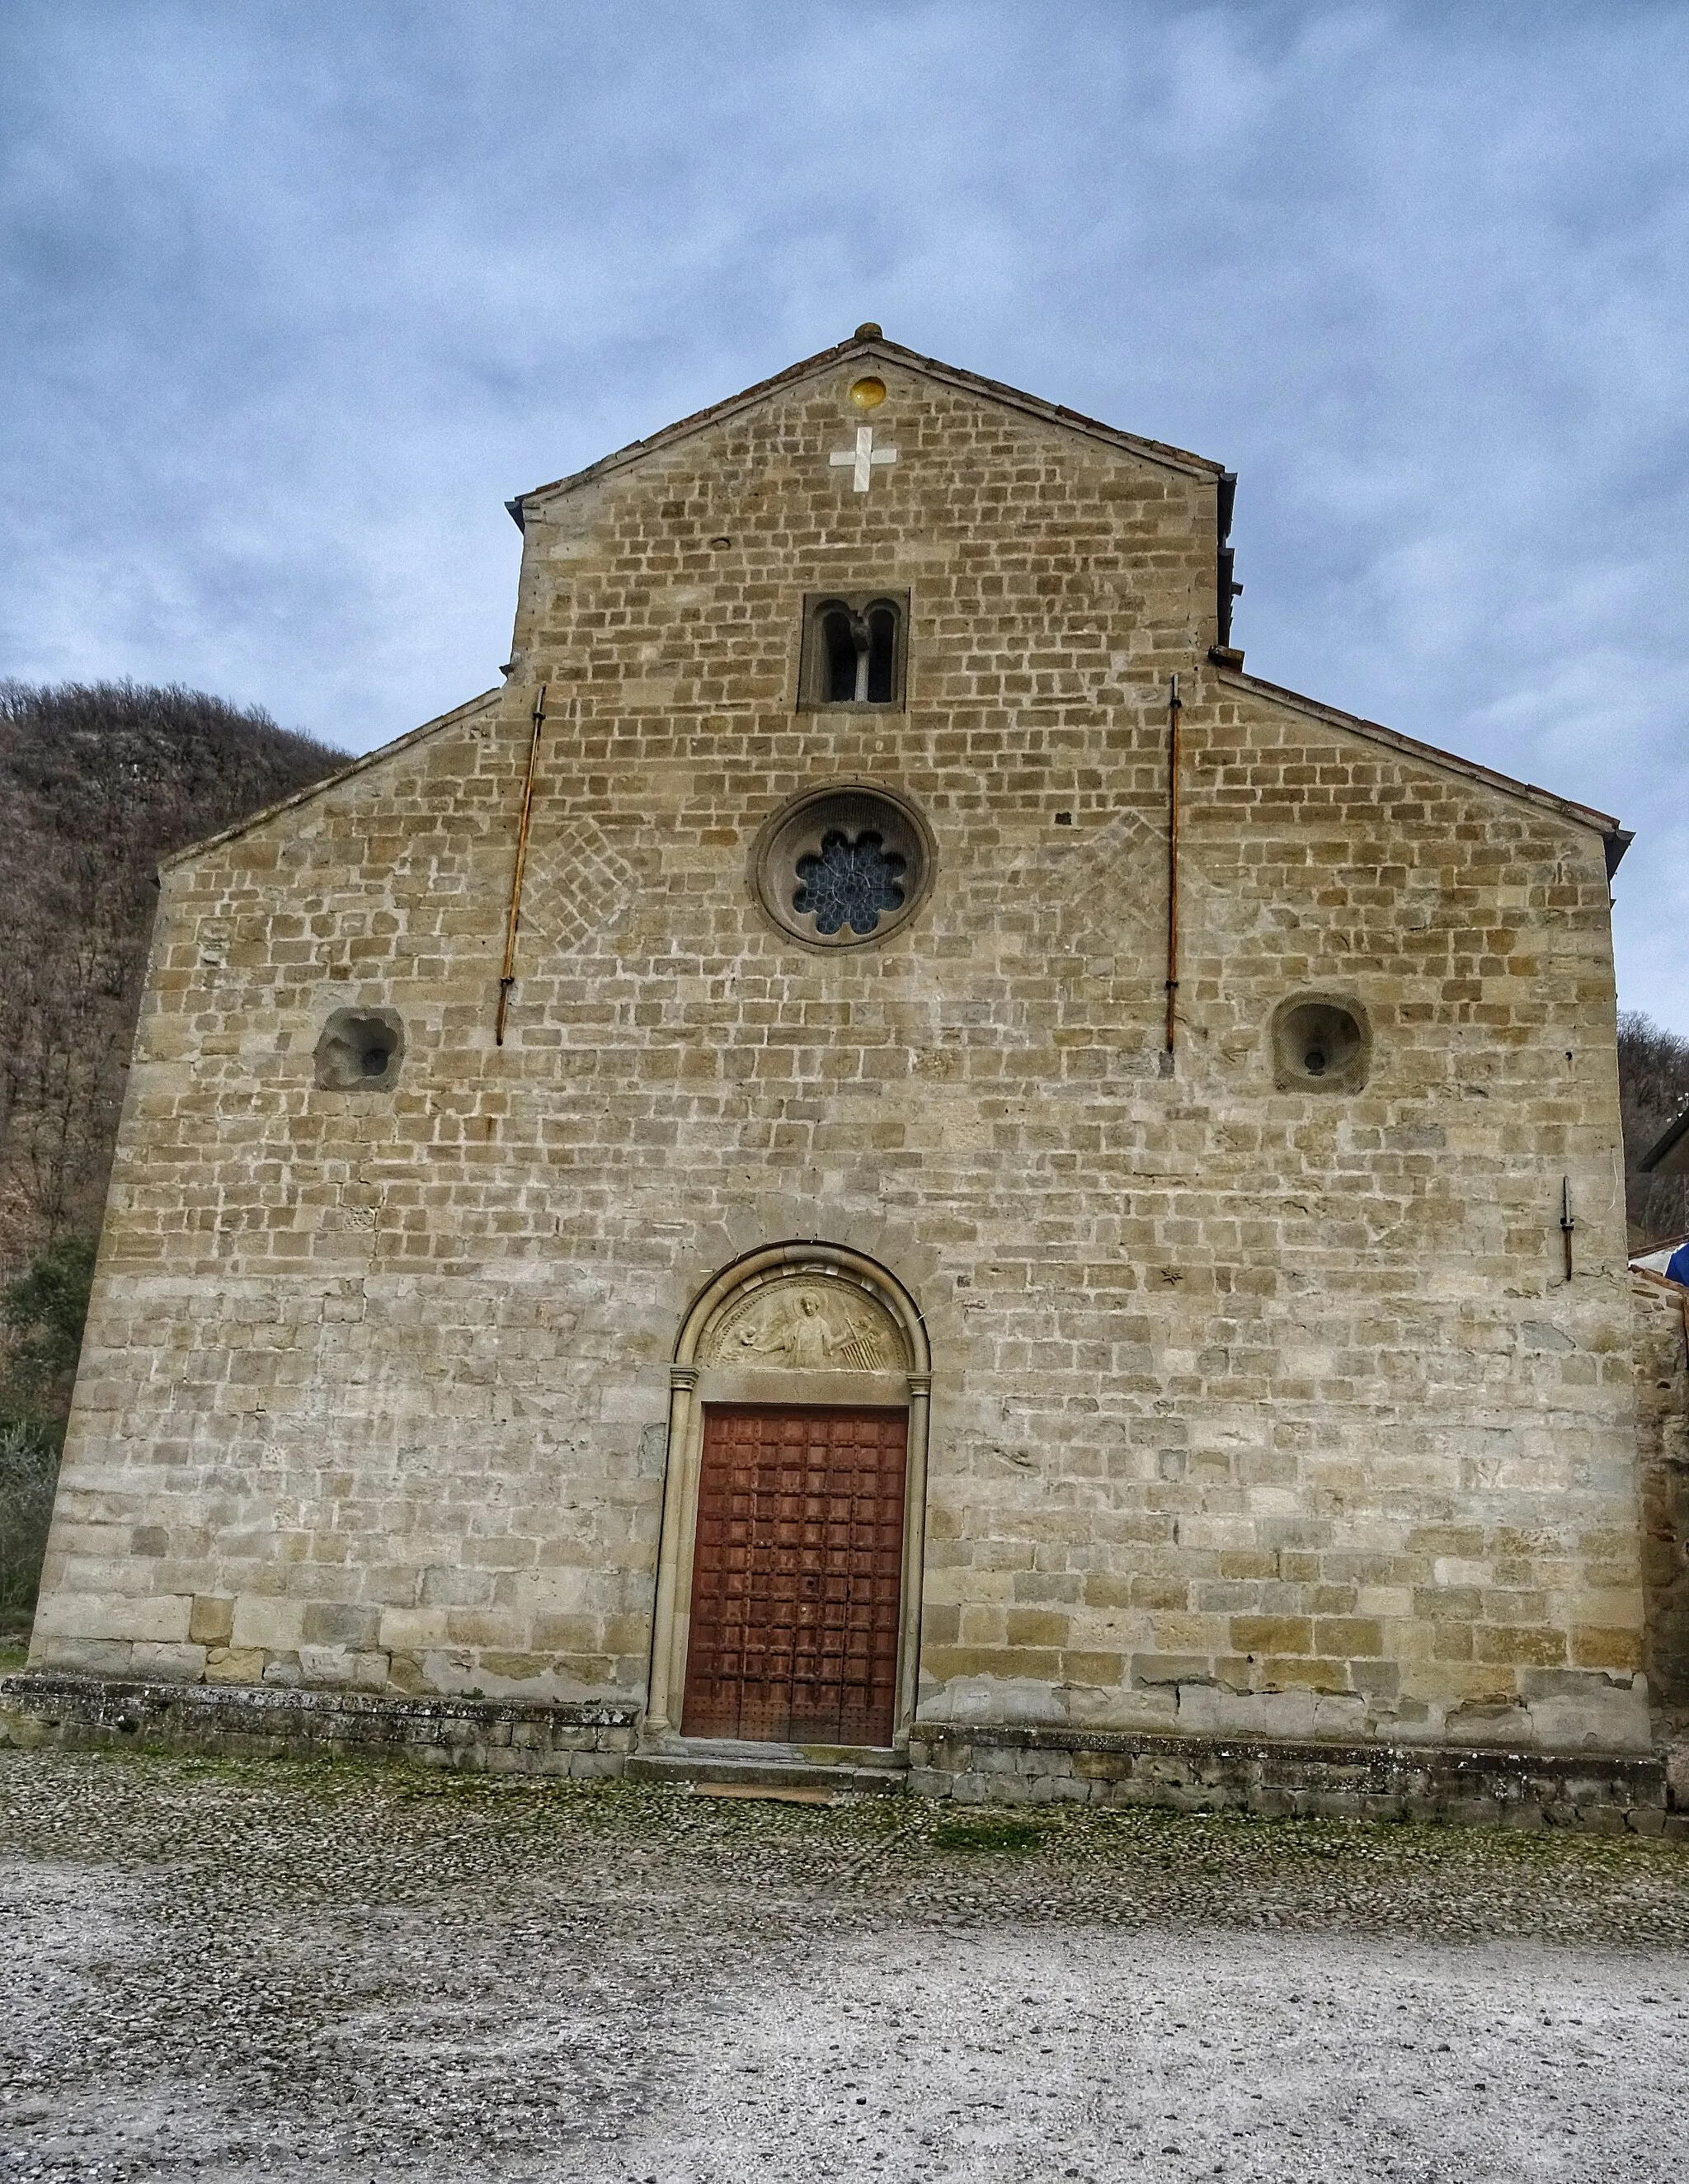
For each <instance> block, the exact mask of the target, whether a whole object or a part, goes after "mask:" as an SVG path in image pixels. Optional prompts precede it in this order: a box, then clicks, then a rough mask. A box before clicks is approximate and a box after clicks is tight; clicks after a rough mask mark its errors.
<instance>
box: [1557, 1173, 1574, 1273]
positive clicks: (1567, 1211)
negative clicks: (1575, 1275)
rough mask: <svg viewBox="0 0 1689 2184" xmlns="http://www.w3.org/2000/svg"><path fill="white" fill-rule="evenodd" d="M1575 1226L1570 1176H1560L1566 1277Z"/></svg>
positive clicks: (1569, 1268) (1561, 1230)
mask: <svg viewBox="0 0 1689 2184" xmlns="http://www.w3.org/2000/svg"><path fill="white" fill-rule="evenodd" d="M1576 1226H1577V1223H1576V1222H1575V1220H1574V1219H1573V1217H1572V1178H1570V1176H1569V1175H1568V1176H1563V1177H1562V1178H1560V1241H1561V1242H1562V1243H1563V1244H1564V1245H1565V1247H1566V1279H1567V1280H1568V1281H1570V1279H1572V1231H1573V1229H1575V1227H1576Z"/></svg>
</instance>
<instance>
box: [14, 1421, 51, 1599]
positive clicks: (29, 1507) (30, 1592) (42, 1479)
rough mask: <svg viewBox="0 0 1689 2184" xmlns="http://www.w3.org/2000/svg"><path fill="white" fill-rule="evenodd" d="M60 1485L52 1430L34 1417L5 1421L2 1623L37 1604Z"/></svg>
mask: <svg viewBox="0 0 1689 2184" xmlns="http://www.w3.org/2000/svg"><path fill="white" fill-rule="evenodd" d="M58 1484H59V1450H58V1446H57V1440H56V1436H55V1435H54V1434H53V1431H52V1430H51V1429H50V1428H48V1427H47V1426H43V1425H37V1424H35V1423H34V1422H33V1421H31V1420H29V1419H17V1418H14V1419H10V1420H0V1621H5V1620H8V1619H18V1618H21V1617H23V1616H25V1615H26V1614H27V1613H29V1611H30V1609H31V1607H34V1605H35V1597H36V1585H38V1584H39V1583H40V1581H41V1561H42V1556H43V1555H44V1554H45V1553H46V1552H47V1525H48V1524H49V1523H50V1521H51V1519H52V1517H53V1490H54V1488H55V1487H56V1486H57V1485H58Z"/></svg>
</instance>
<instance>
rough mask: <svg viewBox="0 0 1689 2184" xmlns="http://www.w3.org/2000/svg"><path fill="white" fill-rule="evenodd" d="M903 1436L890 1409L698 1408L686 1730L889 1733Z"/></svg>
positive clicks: (866, 1737) (881, 1741) (849, 1736)
mask: <svg viewBox="0 0 1689 2184" xmlns="http://www.w3.org/2000/svg"><path fill="white" fill-rule="evenodd" d="M908 1438H909V1421H908V1413H907V1412H904V1411H880V1410H873V1411H869V1410H861V1411H851V1410H833V1409H821V1408H811V1409H790V1410H788V1409H775V1408H772V1407H764V1406H752V1405H731V1406H730V1405H725V1404H723V1405H711V1406H709V1407H706V1408H705V1414H704V1454H703V1469H702V1474H701V1477H700V1481H699V1490H698V1539H697V1546H696V1549H695V1552H694V1562H693V1577H692V1619H691V1626H690V1630H689V1633H688V1646H687V1662H686V1703H685V1709H684V1712H683V1716H682V1728H683V1731H684V1733H685V1734H686V1735H687V1736H731V1737H744V1738H748V1739H750V1740H751V1741H756V1742H766V1743H784V1742H796V1743H829V1744H863V1745H881V1746H884V1745H888V1744H889V1743H890V1741H891V1736H892V1729H893V1723H894V1714H895V1704H896V1687H897V1641H898V1631H899V1612H900V1596H901V1580H902V1566H903V1499H904V1470H905V1463H906V1454H907V1447H908Z"/></svg>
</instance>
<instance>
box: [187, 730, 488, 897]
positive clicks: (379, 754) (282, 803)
mask: <svg viewBox="0 0 1689 2184" xmlns="http://www.w3.org/2000/svg"><path fill="white" fill-rule="evenodd" d="M500 695H501V693H500V692H499V691H498V690H483V691H482V693H481V695H480V696H479V697H478V698H469V699H465V701H464V703H463V704H462V705H454V706H453V707H452V709H451V710H450V712H449V713H437V714H436V715H435V716H434V717H433V719H432V721H423V723H422V725H421V727H420V728H410V729H408V730H407V731H406V732H405V733H404V735H402V736H395V737H394V738H393V741H392V742H391V743H390V744H382V746H381V747H380V749H377V750H372V751H365V753H364V754H363V755H362V756H361V757H360V758H354V760H352V763H351V764H350V765H349V766H341V767H339V768H337V771H336V772H333V773H326V774H325V775H324V776H323V777H322V779H321V781H313V782H311V783H309V784H308V785H307V786H306V787H305V788H296V789H295V790H294V791H293V794H292V795H291V796H283V797H281V799H278V801H277V802H276V803H274V804H266V805H265V806H264V808H263V810H262V811H249V812H248V814H247V816H246V817H245V818H244V819H237V820H236V822H235V823H234V825H233V826H232V827H224V828H223V829H222V831H221V832H220V833H216V834H208V835H206V837H205V838H204V839H203V841H199V842H190V843H189V844H187V847H186V848H185V849H181V850H171V852H170V855H169V856H167V857H160V858H159V871H160V872H171V871H174V869H175V868H176V866H178V865H186V864H189V863H191V862H192V860H193V859H194V858H195V857H203V855H204V854H205V852H206V851H207V850H220V849H221V848H222V846H223V844H225V843H226V842H233V841H236V840H237V839H238V838H239V837H240V836H241V835H242V834H249V833H252V831H253V829H254V827H262V826H263V825H264V824H265V822H266V821H268V820H270V819H276V818H279V817H280V816H281V814H282V813H283V812H284V811H297V810H298V807H299V806H300V805H302V804H309V802H310V801H311V800H312V799H313V798H314V797H318V796H326V794H327V793H328V791H329V790H330V789H331V788H339V787H340V785H341V783H343V782H347V781H350V780H351V779H352V778H353V777H354V775H357V774H360V773H366V772H368V771H369V769H370V768H371V766H379V765H380V764H381V763H382V760H385V759H390V758H394V757H397V755H399V752H400V751H402V750H405V749H408V748H409V747H410V745H411V744H419V743H421V741H422V740H423V738H425V737H427V736H432V735H437V734H438V733H439V731H440V730H441V729H442V728H448V727H451V726H452V725H453V723H454V722H455V721H462V720H465V719H467V717H468V716H470V715H471V713H474V712H477V711H479V710H480V709H481V708H482V706H483V705H490V704H491V703H492V702H493V699H496V698H498V697H499V696H500Z"/></svg>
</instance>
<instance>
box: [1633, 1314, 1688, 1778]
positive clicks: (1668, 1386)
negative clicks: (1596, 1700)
mask: <svg viewBox="0 0 1689 2184" xmlns="http://www.w3.org/2000/svg"><path fill="white" fill-rule="evenodd" d="M1630 1281H1631V1295H1632V1298H1633V1299H1634V1301H1635V1308H1636V1445H1637V1451H1638V1455H1639V1458H1640V1465H1641V1474H1642V1583H1643V1585H1644V1588H1645V1591H1646V1595H1647V1653H1646V1656H1645V1660H1646V1665H1647V1671H1648V1678H1649V1681H1650V1683H1651V1685H1652V1686H1653V1696H1654V1698H1655V1700H1656V1702H1657V1703H1658V1706H1659V1707H1660V1708H1661V1710H1662V1713H1663V1714H1664V1719H1665V1723H1666V1725H1667V1727H1668V1730H1669V1731H1671V1732H1672V1733H1674V1734H1675V1737H1676V1739H1677V1740H1678V1741H1679V1742H1680V1743H1682V1744H1689V1295H1686V1293H1685V1291H1684V1290H1681V1289H1680V1288H1678V1286H1677V1285H1676V1284H1675V1283H1674V1282H1667V1281H1664V1280H1661V1279H1658V1278H1656V1277H1655V1276H1653V1275H1652V1274H1647V1273H1636V1274H1633V1275H1632V1276H1631V1278H1630Z"/></svg>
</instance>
